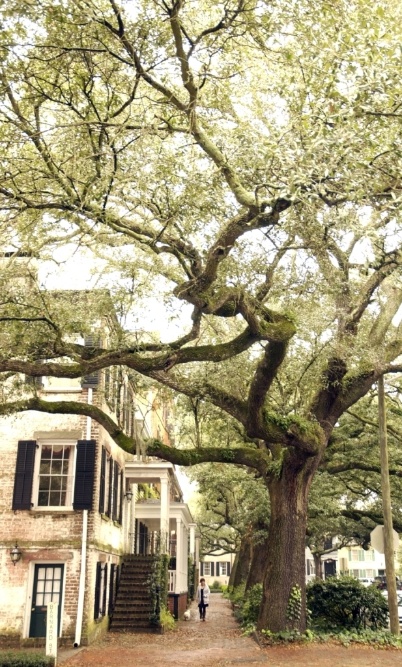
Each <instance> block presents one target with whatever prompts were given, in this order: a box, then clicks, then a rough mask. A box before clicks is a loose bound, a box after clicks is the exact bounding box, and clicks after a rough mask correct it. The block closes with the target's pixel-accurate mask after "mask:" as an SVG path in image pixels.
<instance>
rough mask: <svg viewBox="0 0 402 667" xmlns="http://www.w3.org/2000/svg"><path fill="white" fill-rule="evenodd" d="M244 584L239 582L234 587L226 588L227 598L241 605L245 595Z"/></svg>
mask: <svg viewBox="0 0 402 667" xmlns="http://www.w3.org/2000/svg"><path fill="white" fill-rule="evenodd" d="M245 590H246V584H245V583H243V584H240V586H236V588H230V589H229V588H228V594H229V600H230V601H231V602H232V603H233V604H234V605H235V606H236V605H243V603H244V596H245Z"/></svg>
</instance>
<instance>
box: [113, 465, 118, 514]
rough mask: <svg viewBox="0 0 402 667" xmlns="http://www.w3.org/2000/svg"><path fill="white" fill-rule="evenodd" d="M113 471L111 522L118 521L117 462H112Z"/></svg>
mask: <svg viewBox="0 0 402 667" xmlns="http://www.w3.org/2000/svg"><path fill="white" fill-rule="evenodd" d="M113 467H114V471H113V516H112V519H113V521H117V519H118V516H119V515H118V507H117V491H118V488H119V466H118V463H117V461H114V466H113Z"/></svg>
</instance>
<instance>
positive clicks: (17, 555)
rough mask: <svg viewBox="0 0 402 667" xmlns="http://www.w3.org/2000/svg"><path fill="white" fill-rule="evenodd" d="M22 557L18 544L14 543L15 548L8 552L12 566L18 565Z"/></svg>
mask: <svg viewBox="0 0 402 667" xmlns="http://www.w3.org/2000/svg"><path fill="white" fill-rule="evenodd" d="M21 557H22V551H21V549H20V548H19V546H18V544H17V543H15V547H13V548H12V549H11V551H10V558H11V560H12V563H13V565H15V564H16V563H18V561H19V560H21Z"/></svg>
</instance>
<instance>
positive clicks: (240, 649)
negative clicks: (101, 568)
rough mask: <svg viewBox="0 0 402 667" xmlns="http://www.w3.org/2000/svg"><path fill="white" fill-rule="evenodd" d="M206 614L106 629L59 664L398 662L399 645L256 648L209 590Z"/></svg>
mask: <svg viewBox="0 0 402 667" xmlns="http://www.w3.org/2000/svg"><path fill="white" fill-rule="evenodd" d="M211 597H212V600H211V605H210V607H209V609H208V610H207V611H208V614H207V620H206V622H205V623H202V622H200V621H199V619H198V618H197V616H198V614H197V608H196V605H195V603H193V604H192V607H191V620H190V621H187V622H186V621H180V622H179V623H178V624H177V625H178V627H177V630H176V631H174V632H169V633H166V634H165V635H153V634H152V635H149V634H145V633H144V634H121V633H113V632H110V633H109V634H108V635H107V636H106V638H105V639H104V640H102V642H100V643H98V644H94V645H92V646H89V647H88V648H84V649H83V650H80V651H79V653H77V654H75V655H73V657H69V655H71V652H69V654H63V653H61V655H60V659H61V660H60V662H62V664H63V667H166V666H169V665H176V666H177V667H230V666H232V665H233V666H236V665H241V666H242V667H253V666H254V665H269V667H282V666H284V665H289V666H290V667H380V666H381V667H402V651H396V650H389V651H386V650H376V649H370V648H360V647H350V648H344V647H341V646H334V645H323V646H320V645H315V644H312V645H310V646H306V647H304V646H302V647H292V646H291V647H272V648H266V649H260V648H259V647H258V646H257V644H256V643H255V642H254V640H253V639H251V638H250V637H242V636H241V631H240V630H239V628H238V626H237V623H236V622H235V620H234V618H233V616H232V612H231V609H230V605H229V603H228V601H227V600H225V599H223V598H222V597H221V596H220V595H216V594H214V595H212V596H211Z"/></svg>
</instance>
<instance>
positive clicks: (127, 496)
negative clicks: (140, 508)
mask: <svg viewBox="0 0 402 667" xmlns="http://www.w3.org/2000/svg"><path fill="white" fill-rule="evenodd" d="M124 497H125V499H126V500H127V502H128V503H131V501H132V499H133V492H132V491H126V493H125V494H124Z"/></svg>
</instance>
